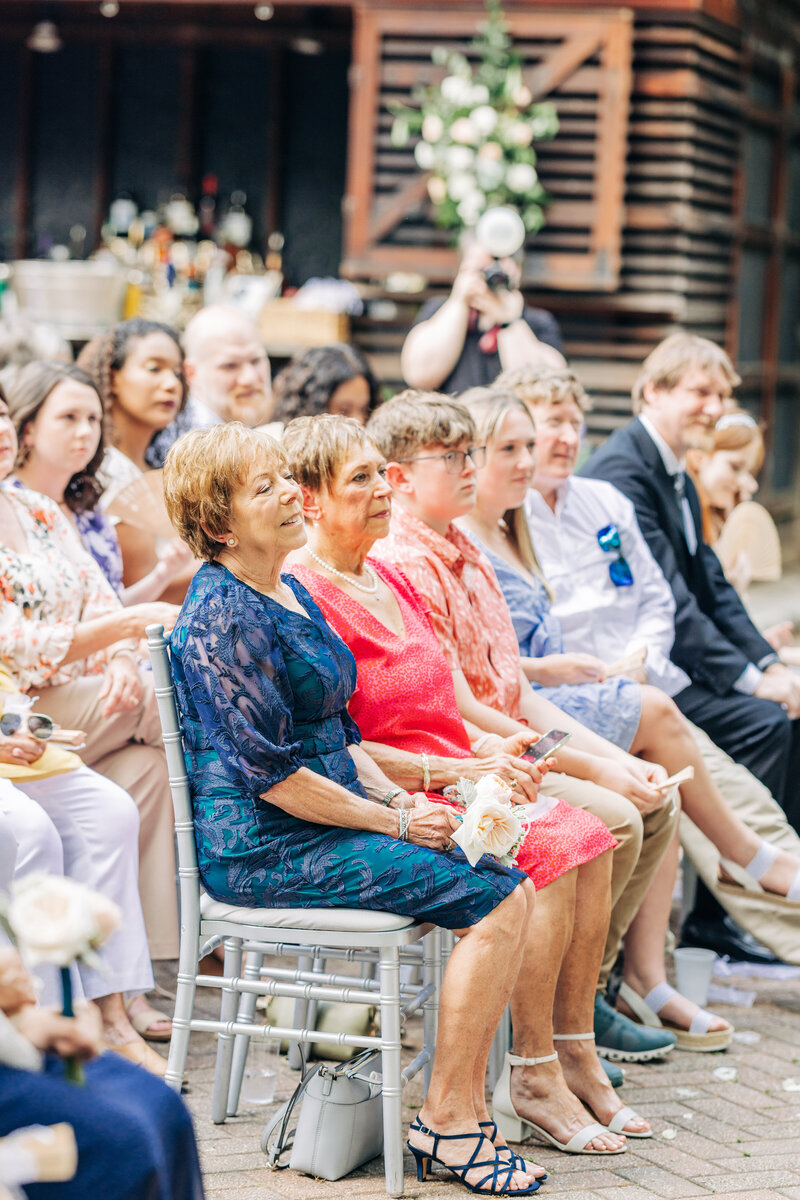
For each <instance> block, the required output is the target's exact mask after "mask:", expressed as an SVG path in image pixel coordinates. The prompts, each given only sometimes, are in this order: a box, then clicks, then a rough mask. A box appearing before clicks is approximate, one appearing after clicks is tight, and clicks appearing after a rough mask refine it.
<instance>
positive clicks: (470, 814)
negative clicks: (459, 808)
mask: <svg viewBox="0 0 800 1200" xmlns="http://www.w3.org/2000/svg"><path fill="white" fill-rule="evenodd" d="M445 795H446V796H447V797H448V799H450V800H457V801H458V802H459V803H460V804H463V805H464V807H465V808H466V812H465V813H464V816H463V817H462V819H461V826H460V828H459V829H457V830H456V831H455V833H454V834H453V841H454V842H455V843H456V845H458V846H460V847H461V849H462V850H463V851H464V854H465V856H466V858H467V861H468V862H469V865H470V866H471V867H474V866H475V864H476V863H477V862H478V861H479V860H480V859H481V858H482V857H483V855H484V854H490V855H491V856H492V858H496V859H497V861H498V862H500V863H502V864H503V866H505V867H513V865H514V860H515V858H516V856H517V852H518V850H519V848H520V846H521V845H522V842H523V839H524V837H525V833H526V826H525V825H524V824H523V822H522V820H521V819H520V818H521V816H522V815H523V814H524V812H525V807H524V805H519V804H512V802H511V797H512V795H513V792H512V790H511V788H510V787H509V785H508V784H507V783H506V781H505V780H504V779H501V778H500V776H499V775H484V776H483V778H482V779H479V780H478V782H477V783H473V782H472V780H470V779H460V780H459V781H458V783H457V784H456V786H455V787H452V788H446V789H445Z"/></svg>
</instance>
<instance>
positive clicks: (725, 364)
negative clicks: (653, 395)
mask: <svg viewBox="0 0 800 1200" xmlns="http://www.w3.org/2000/svg"><path fill="white" fill-rule="evenodd" d="M691 370H699V371H708V372H709V374H714V375H722V377H723V379H725V381H726V382H727V383H728V384H730V386H731V388H735V387H736V386H737V385H738V384H740V383H741V382H742V381H741V378H740V377H739V375H737V373H736V368H735V367H734V365H733V363H732V362H731V360H730V358H729V357H728V355H727V354H726V353H725V351H724V350H723V349H722V347H721V346H718V345H717V344H716V342H711V341H709V340H708V338H704V337H698V336H697V335H696V334H694V333H673V334H672V335H671V336H670V337H668V338H665V339H664V341H663V342H660V343H659V344H658V345H657V346H656V348H655V350H653V351H652V352H651V353H650V354H648V356H647V358H646V359H645V360H644V362H643V363H642V369H641V371H640V373H639V377H638V379H637V380H636V382H635V383H634V385H633V390H632V393H631V394H632V396H633V411H634V412H635V413H639V412H641V411H642V409H643V408H644V407H645V405H646V403H647V401H646V400H645V398H644V389H645V386H646V385H647V384H650V386H651V387H654V388H658V389H661V390H663V391H667V392H669V391H671V390H672V389H673V388H675V387H677V386H678V384H679V383H680V381H681V380H682V379H683V377H684V375H685V374H686V372H687V371H691Z"/></svg>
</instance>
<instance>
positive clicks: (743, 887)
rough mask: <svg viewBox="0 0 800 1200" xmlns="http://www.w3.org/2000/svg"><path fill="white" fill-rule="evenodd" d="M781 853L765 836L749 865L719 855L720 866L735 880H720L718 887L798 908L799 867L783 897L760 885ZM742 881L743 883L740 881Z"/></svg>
mask: <svg viewBox="0 0 800 1200" xmlns="http://www.w3.org/2000/svg"><path fill="white" fill-rule="evenodd" d="M779 853H780V849H779V847H778V846H773V845H772V844H771V843H770V842H765V841H764V839H763V838H762V840H761V844H760V846H759V847H758V850H757V851H756V852H755V854H754V855H753V857H752V858H751V859H750V862H749V863H748V864H747V866H746V867H740V866H739V865H738V863H735V862H732V861H731V860H730V859H729V858H720V860H719V865H720V866H721V867H723V868H724V869H725V870H726V871H727V872H728V874H729V875H732V876H733V880H730V879H720V880H719V882H718V883H717V890H718V891H720V892H724V893H725V894H726V895H728V896H739V897H742V896H746V897H747V899H748V900H761V901H762V902H763V903H764V904H771V905H775V906H776V907H778V908H791V909H794V910H795V911H799V910H800V867H798V868H797V870H796V871H795V874H794V879H793V880H792V883H791V886H790V888H789V891H788V892H787V893H786V895H785V896H781V895H780V893H779V892H770V891H767V889H766V888H765V887H763V886H762V884H761V879H762V878H763V877H764V875H766V873H767V871H768V870H769V869H770V867H771V866H772V864H773V863H774V862H775V859H776V858H777V857H778V854H779ZM740 880H741V882H739V881H740Z"/></svg>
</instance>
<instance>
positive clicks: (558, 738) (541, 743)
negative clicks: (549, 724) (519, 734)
mask: <svg viewBox="0 0 800 1200" xmlns="http://www.w3.org/2000/svg"><path fill="white" fill-rule="evenodd" d="M571 737H572V734H571V733H568V732H567V731H566V729H550V730H549V731H548V732H547V733H545V734H544V735H543V736H542V737H540V738H539V740H538V742H534V743H533V745H531V746H529V747H528V749H527V750H526V751H525V754H524V757H525V758H527V759H530V761H531V762H541V761H542V760H543V759H545V758H550V756H551V754H555V752H556V750H558V749H559V748H560V747H561V746H563V745H564V742H568V741H569V739H570V738H571Z"/></svg>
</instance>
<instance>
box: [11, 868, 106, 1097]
mask: <svg viewBox="0 0 800 1200" xmlns="http://www.w3.org/2000/svg"><path fill="white" fill-rule="evenodd" d="M121 917H122V914H121V912H120V910H119V908H118V907H117V905H116V904H114V902H113V901H112V900H109V899H107V898H106V897H105V896H101V895H100V894H99V893H98V892H94V891H92V889H91V888H88V887H86V886H85V885H84V884H82V883H79V882H78V881H77V880H75V879H68V878H66V877H65V876H61V875H48V874H46V873H45V872H44V871H33V872H31V874H30V875H25V876H24V877H23V878H22V879H18V880H16V881H15V882H14V883H13V884H12V887H11V897H10V901H9V903H8V905H7V907H6V911H5V915H4V921H3V924H4V926H5V927H6V929H7V930H8V931H9V933H10V935H11V937H12V938H13V940H14V942H15V943H16V945H17V947H18V948H19V951H20V953H21V955H22V957H23V958H24V960H25V962H26V964H27V965H28V967H37V966H39V965H40V964H41V963H49V964H51V965H52V966H54V967H58V968H59V970H60V972H61V992H62V1005H61V1011H62V1013H63V1015H64V1016H65V1017H74V1015H75V1011H74V1008H73V1004H72V979H71V977H70V970H69V969H70V965H71V964H72V963H73V962H77V961H78V960H80V961H81V962H84V963H86V964H87V966H90V967H93V968H94V969H95V970H102V969H103V963H102V960H101V959H100V957H99V956H98V954H97V950H98V948H99V947H100V946H102V944H103V942H105V941H107V940H108V938H109V937H110V936H111V934H112V933H114V931H115V930H116V929H117V928H118V926H119V924H120V920H121ZM65 1074H66V1076H67V1078H69V1079H71V1080H72V1081H73V1082H76V1083H77V1082H81V1081H82V1079H83V1073H82V1070H81V1066H80V1063H79V1062H78V1061H77V1060H76V1059H73V1058H67V1059H66V1060H65Z"/></svg>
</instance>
